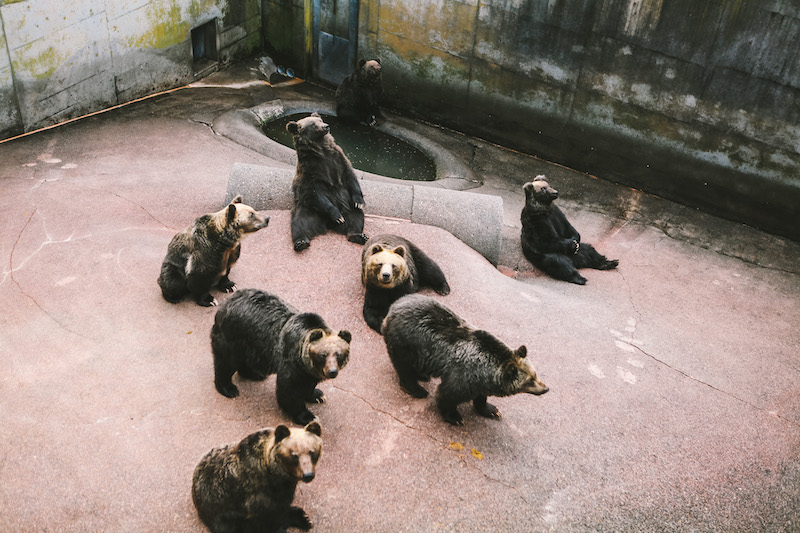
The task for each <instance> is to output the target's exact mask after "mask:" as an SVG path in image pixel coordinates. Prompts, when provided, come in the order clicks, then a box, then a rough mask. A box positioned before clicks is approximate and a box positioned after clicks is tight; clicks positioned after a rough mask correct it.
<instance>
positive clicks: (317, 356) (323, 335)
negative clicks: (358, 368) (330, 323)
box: [303, 328, 352, 380]
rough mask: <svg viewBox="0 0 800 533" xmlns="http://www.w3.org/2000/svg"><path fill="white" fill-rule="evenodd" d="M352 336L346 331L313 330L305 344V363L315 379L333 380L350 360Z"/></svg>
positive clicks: (307, 336)
mask: <svg viewBox="0 0 800 533" xmlns="http://www.w3.org/2000/svg"><path fill="white" fill-rule="evenodd" d="M351 340H352V336H351V335H350V332H349V331H347V330H346V329H343V330H341V331H331V330H324V329H320V328H317V329H313V330H311V331H310V332H309V333H308V334H307V335H306V338H305V340H304V342H303V361H304V362H305V365H306V368H307V369H308V371H309V372H310V373H311V375H313V376H314V377H317V378H319V379H321V380H322V379H333V378H335V377H336V376H338V375H339V370H341V369H342V368H344V367H345V365H347V361H348V359H349V358H350V341H351Z"/></svg>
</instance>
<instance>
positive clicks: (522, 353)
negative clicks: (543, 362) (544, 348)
mask: <svg viewBox="0 0 800 533" xmlns="http://www.w3.org/2000/svg"><path fill="white" fill-rule="evenodd" d="M514 353H516V354H517V356H519V357H520V359H524V358H525V356H526V355H528V348H527V347H526V346H525V345H524V344H523V345H522V346H520V347H519V348H517V351H516V352H514Z"/></svg>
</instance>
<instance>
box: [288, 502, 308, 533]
mask: <svg viewBox="0 0 800 533" xmlns="http://www.w3.org/2000/svg"><path fill="white" fill-rule="evenodd" d="M286 519H287V520H286V525H287V526H288V527H296V528H297V529H302V530H303V531H308V530H309V529H311V528H312V527H314V525H313V524H312V523H311V519H310V518H309V517H308V515H307V514H306V512H305V511H304V510H303V509H302V508H301V507H297V506H295V505H292V506H291V507H289V512H288V513H287V517H286Z"/></svg>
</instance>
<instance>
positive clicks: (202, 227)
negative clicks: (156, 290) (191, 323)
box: [158, 196, 269, 307]
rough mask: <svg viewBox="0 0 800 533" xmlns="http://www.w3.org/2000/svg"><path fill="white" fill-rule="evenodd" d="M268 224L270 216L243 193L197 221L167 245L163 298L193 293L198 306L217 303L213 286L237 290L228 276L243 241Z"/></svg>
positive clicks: (177, 298)
mask: <svg viewBox="0 0 800 533" xmlns="http://www.w3.org/2000/svg"><path fill="white" fill-rule="evenodd" d="M268 223H269V217H268V216H264V215H260V214H258V213H257V212H256V211H255V210H254V209H253V208H252V207H250V206H249V205H245V204H243V203H242V197H241V196H237V197H236V198H234V199H233V201H232V202H231V203H230V204H229V205H227V206H226V207H225V208H224V209H222V210H221V211H218V212H216V213H210V214H208V215H203V216H201V217H200V218H198V219H197V220H195V221H194V223H193V224H192V225H191V226H189V227H188V228H186V229H185V230H183V231H182V232H180V233H178V234H177V235H175V236H174V237H173V238H172V241H171V242H170V243H169V246H168V247H167V256H166V257H165V258H164V262H163V263H162V264H161V274H160V275H159V277H158V285H159V286H160V287H161V294H162V295H163V296H164V299H165V300H167V301H168V302H172V303H177V302H179V301H181V300H182V299H183V297H184V296H186V295H187V294H191V296H192V298H194V301H195V302H197V303H198V305H202V306H205V307H208V306H211V305H217V301H216V300H215V299H214V297H213V296H211V293H210V292H209V291H210V290H211V289H212V288H214V287H217V288H218V289H219V290H221V291H224V292H233V291H234V290H236V284H235V283H234V282H233V281H231V280H230V278H229V277H228V276H229V275H230V272H231V267H233V265H234V263H236V261H237V260H238V259H239V254H240V253H241V251H242V246H241V241H242V239H243V238H244V236H245V235H247V234H248V233H253V232H255V231H258V230H260V229H261V228H265V227H267V224H268Z"/></svg>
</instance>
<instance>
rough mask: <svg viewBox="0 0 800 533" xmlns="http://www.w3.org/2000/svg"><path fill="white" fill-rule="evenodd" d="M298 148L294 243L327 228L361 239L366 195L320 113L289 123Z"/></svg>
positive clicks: (302, 244)
mask: <svg viewBox="0 0 800 533" xmlns="http://www.w3.org/2000/svg"><path fill="white" fill-rule="evenodd" d="M286 129H287V131H289V133H291V134H292V139H293V141H294V147H295V150H296V151H297V168H296V171H295V175H294V180H293V181H292V196H293V197H294V204H293V206H292V243H293V245H294V249H295V251H296V252H299V251H301V250H305V249H306V248H308V247H309V245H310V244H311V239H313V238H314V237H316V236H317V235H322V234H323V233H325V232H326V231H327V230H328V229H334V230H335V231H337V232H339V233H342V234H344V235H347V240H348V241H350V242H354V243H357V244H364V243H365V242H367V236H366V235H364V233H363V232H364V195H363V194H362V193H361V185H360V184H359V183H358V178H356V175H355V172H353V166H352V165H351V164H350V160H349V159H347V156H346V155H344V152H343V151H342V149H341V148H340V147H339V145H337V144H336V141H334V139H333V136H332V135H331V134H330V130H331V129H330V126H328V124H326V123H325V122H324V121H323V120H322V118H321V117H320V116H319V114H317V113H312V114H311V116H308V117H305V118H302V119H300V120H298V121H297V122H295V121H291V122H289V123H288V124H287V125H286Z"/></svg>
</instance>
